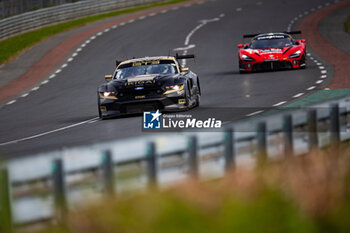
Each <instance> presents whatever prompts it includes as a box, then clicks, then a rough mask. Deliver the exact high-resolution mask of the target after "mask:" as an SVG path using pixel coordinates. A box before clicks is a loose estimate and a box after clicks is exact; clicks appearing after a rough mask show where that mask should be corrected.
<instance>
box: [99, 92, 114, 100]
mask: <svg viewBox="0 0 350 233" xmlns="http://www.w3.org/2000/svg"><path fill="white" fill-rule="evenodd" d="M116 94H117V92H114V91H104V92H100V97H102V98H106V99H117V97H116Z"/></svg>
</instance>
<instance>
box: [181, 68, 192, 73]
mask: <svg viewBox="0 0 350 233" xmlns="http://www.w3.org/2000/svg"><path fill="white" fill-rule="evenodd" d="M189 70H190V69H189V68H187V67H182V68H181V72H188V71H189Z"/></svg>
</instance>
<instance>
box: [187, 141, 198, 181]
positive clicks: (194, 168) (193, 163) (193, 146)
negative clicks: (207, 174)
mask: <svg viewBox="0 0 350 233" xmlns="http://www.w3.org/2000/svg"><path fill="white" fill-rule="evenodd" d="M187 151H188V156H189V157H188V159H189V160H188V162H189V169H190V171H189V173H190V175H191V176H192V177H193V178H198V156H197V137H196V136H191V137H190V138H189V140H188V143H187Z"/></svg>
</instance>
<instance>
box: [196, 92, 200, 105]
mask: <svg viewBox="0 0 350 233" xmlns="http://www.w3.org/2000/svg"><path fill="white" fill-rule="evenodd" d="M200 102H201V96H200V95H199V94H198V95H197V98H196V105H195V107H199V105H200Z"/></svg>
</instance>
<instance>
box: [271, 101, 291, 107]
mask: <svg viewBox="0 0 350 233" xmlns="http://www.w3.org/2000/svg"><path fill="white" fill-rule="evenodd" d="M285 103H287V101H281V102H279V103H277V104H274V105H272V106H273V107H277V106H280V105H282V104H285Z"/></svg>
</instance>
